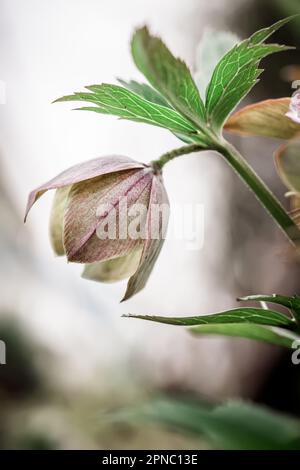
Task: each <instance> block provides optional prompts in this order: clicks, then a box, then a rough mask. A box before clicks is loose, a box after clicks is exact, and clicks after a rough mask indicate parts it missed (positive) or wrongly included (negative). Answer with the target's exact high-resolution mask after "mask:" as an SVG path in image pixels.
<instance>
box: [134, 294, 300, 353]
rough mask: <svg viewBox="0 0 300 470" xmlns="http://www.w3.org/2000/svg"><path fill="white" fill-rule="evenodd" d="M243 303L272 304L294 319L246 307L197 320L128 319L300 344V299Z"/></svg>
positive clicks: (285, 344) (255, 298)
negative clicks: (288, 313) (277, 305)
mask: <svg viewBox="0 0 300 470" xmlns="http://www.w3.org/2000/svg"><path fill="white" fill-rule="evenodd" d="M239 300H248V301H259V302H271V303H275V304H279V305H282V306H284V307H286V308H288V309H289V310H290V316H287V315H284V314H282V313H279V312H276V311H274V310H270V309H265V308H253V307H244V308H236V309H232V310H227V311H225V312H220V313H214V314H210V315H202V316H194V317H162V316H153V315H152V316H151V315H125V316H127V317H131V318H139V319H142V320H150V321H153V322H157V323H166V324H169V325H178V326H186V327H190V328H189V331H190V332H191V333H193V334H195V335H224V336H232V337H240V338H248V339H253V340H257V341H263V342H266V343H270V344H274V345H277V346H283V347H287V348H292V347H293V343H294V341H295V340H299V341H300V336H299V335H298V334H300V327H299V318H300V299H299V297H298V296H294V297H287V296H280V295H255V296H249V297H243V298H240V299H239Z"/></svg>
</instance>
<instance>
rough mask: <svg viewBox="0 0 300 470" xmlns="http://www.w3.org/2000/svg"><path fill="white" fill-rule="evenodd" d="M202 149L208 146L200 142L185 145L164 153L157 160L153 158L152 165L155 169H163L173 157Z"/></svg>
mask: <svg viewBox="0 0 300 470" xmlns="http://www.w3.org/2000/svg"><path fill="white" fill-rule="evenodd" d="M200 150H206V147H204V146H203V145H199V144H191V145H184V146H183V147H179V148H178V149H175V150H171V151H170V152H167V153H164V154H163V155H161V157H159V158H158V159H157V160H153V161H152V162H151V163H150V165H151V166H152V168H153V169H154V171H158V172H159V171H161V170H162V167H163V166H164V165H165V164H166V163H168V162H169V161H170V160H173V158H176V157H180V156H181V155H186V154H187V153H194V152H199V151H200Z"/></svg>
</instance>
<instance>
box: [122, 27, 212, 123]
mask: <svg viewBox="0 0 300 470" xmlns="http://www.w3.org/2000/svg"><path fill="white" fill-rule="evenodd" d="M131 50H132V56H133V59H134V61H135V64H136V66H137V67H138V69H139V70H140V71H141V72H142V73H143V74H144V75H145V77H146V78H147V80H148V81H149V83H151V85H152V86H153V87H154V88H155V89H156V90H158V91H159V92H160V93H161V94H162V95H163V96H164V97H165V98H166V99H167V100H168V102H169V103H171V105H172V106H173V107H174V108H175V109H176V110H177V111H179V112H180V113H181V114H182V115H183V116H185V117H186V118H188V119H189V120H190V121H191V122H192V123H193V124H194V125H196V126H197V127H199V128H200V129H202V128H203V124H204V122H205V120H206V117H205V116H206V114H205V107H204V104H203V102H202V100H201V98H200V95H199V91H198V88H197V86H196V84H195V82H194V80H193V78H192V75H191V72H190V70H189V69H188V67H187V66H186V64H185V63H184V62H183V61H182V60H180V59H178V58H176V57H174V56H173V55H172V53H171V52H170V51H169V49H168V48H167V47H166V45H165V44H164V43H163V42H162V40H161V39H159V38H157V37H155V36H152V35H151V34H150V33H149V31H148V28H147V27H143V28H141V29H138V30H137V31H136V32H135V34H134V35H133V38H132V42H131Z"/></svg>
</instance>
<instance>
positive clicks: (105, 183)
mask: <svg viewBox="0 0 300 470" xmlns="http://www.w3.org/2000/svg"><path fill="white" fill-rule="evenodd" d="M49 189H56V193H55V197H54V202H53V207H52V211H51V216H50V238H51V243H52V246H53V249H54V251H55V253H56V254H57V255H64V254H65V255H66V257H67V259H68V261H71V262H75V263H85V269H84V271H83V277H84V278H86V279H93V280H96V281H100V282H113V281H118V280H120V279H124V278H127V277H130V279H129V282H128V285H127V290H126V293H125V296H124V298H123V300H126V299H128V298H129V297H131V296H132V295H134V294H136V293H137V292H139V291H140V290H141V289H142V288H143V287H144V286H145V284H146V282H147V280H148V277H149V275H150V273H151V271H152V268H153V266H154V264H155V261H156V259H157V257H158V255H159V252H160V250H161V247H162V244H163V241H164V237H165V234H166V229H167V224H168V216H169V202H168V196H167V193H166V190H165V188H164V185H163V181H162V176H161V174H160V173H159V172H156V171H154V170H153V168H152V167H151V166H148V165H144V164H142V163H138V162H135V161H134V160H131V159H130V158H128V157H123V156H108V157H102V158H96V159H94V160H90V161H88V162H84V163H81V164H78V165H75V166H73V167H71V168H69V169H68V170H66V171H64V172H62V173H61V174H59V175H58V176H56V177H55V178H53V179H52V180H50V181H48V182H47V183H45V184H43V185H41V186H39V187H38V188H37V189H35V190H34V191H32V192H31V193H30V194H29V198H28V204H27V209H26V215H25V220H26V217H27V214H28V212H29V210H30V208H31V207H32V205H33V204H34V203H35V202H36V201H37V199H38V198H39V197H40V196H42V194H43V193H44V192H46V191H48V190H49Z"/></svg>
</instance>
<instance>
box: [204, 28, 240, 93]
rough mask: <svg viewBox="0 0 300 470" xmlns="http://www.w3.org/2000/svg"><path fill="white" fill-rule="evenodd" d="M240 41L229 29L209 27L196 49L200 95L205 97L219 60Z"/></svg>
mask: <svg viewBox="0 0 300 470" xmlns="http://www.w3.org/2000/svg"><path fill="white" fill-rule="evenodd" d="M238 42H240V40H239V38H238V37H237V36H236V35H235V34H233V33H231V32H229V31H214V30H211V29H207V30H205V31H204V34H203V36H202V38H201V41H200V43H199V45H198V46H197V51H196V72H195V82H196V84H197V86H198V89H199V92H200V96H201V97H202V98H205V95H206V88H207V85H208V83H209V81H210V79H211V76H212V73H213V71H214V68H215V66H216V65H217V63H218V62H219V60H220V59H221V58H222V57H223V56H224V55H225V54H226V53H227V52H228V51H229V50H230V49H232V47H234V46H235V44H237V43H238Z"/></svg>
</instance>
